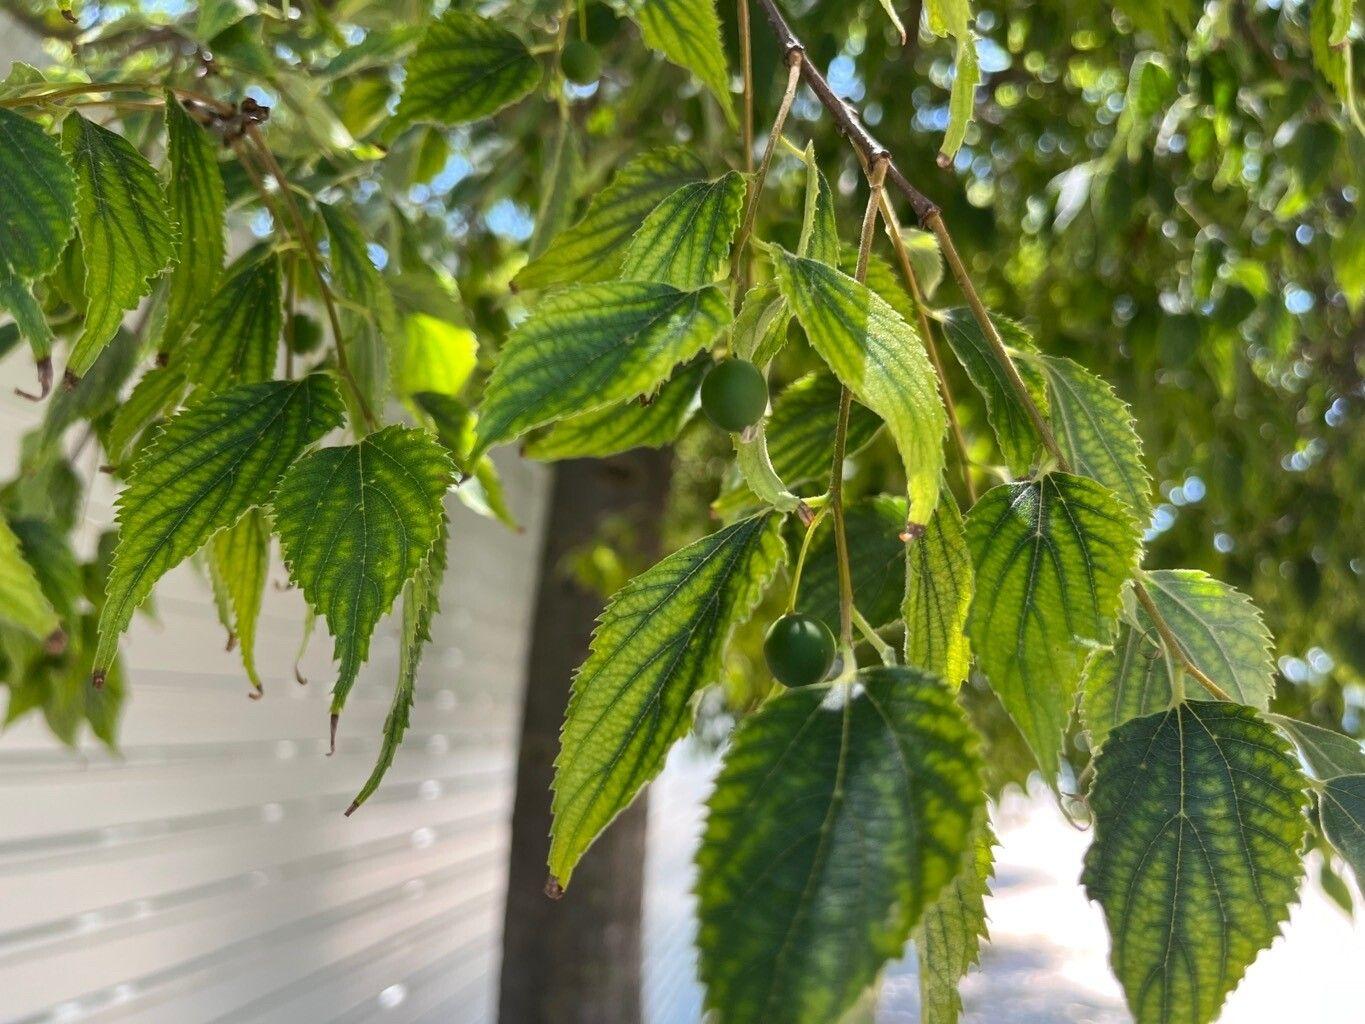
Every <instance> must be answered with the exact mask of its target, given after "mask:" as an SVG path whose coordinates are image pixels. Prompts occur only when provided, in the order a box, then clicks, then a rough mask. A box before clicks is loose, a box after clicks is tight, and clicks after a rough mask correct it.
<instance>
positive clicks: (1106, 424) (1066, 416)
mask: <svg viewBox="0 0 1365 1024" xmlns="http://www.w3.org/2000/svg"><path fill="white" fill-rule="evenodd" d="M1029 362H1030V364H1031V365H1033V366H1035V367H1036V368H1037V369H1038V370H1039V372H1041V373H1042V375H1043V376H1044V377H1045V378H1046V380H1047V394H1048V401H1049V406H1050V408H1051V417H1050V418H1051V420H1052V428H1053V432H1054V433H1055V434H1056V437H1057V443H1058V445H1060V446H1061V449H1062V454H1064V455H1065V456H1066V457H1067V461H1068V462H1069V463H1070V464H1071V468H1072V470H1073V471H1075V472H1076V473H1079V474H1081V475H1082V476H1088V477H1092V478H1094V479H1096V480H1098V481H1099V482H1100V483H1102V484H1104V486H1106V487H1108V488H1109V489H1110V490H1111V491H1113V492H1114V493H1115V494H1117V495H1118V496H1119V497H1120V498H1122V499H1123V500H1124V501H1125V502H1127V503H1128V507H1129V508H1131V509H1132V510H1133V514H1134V515H1136V516H1137V517H1138V521H1139V522H1140V523H1142V524H1143V525H1144V526H1145V525H1146V524H1147V523H1148V522H1149V521H1150V520H1151V517H1152V503H1151V497H1150V495H1151V491H1152V481H1151V478H1150V477H1149V476H1148V475H1147V467H1146V466H1144V465H1143V462H1142V439H1141V438H1139V437H1138V433H1137V427H1136V425H1135V424H1134V423H1133V414H1132V411H1131V410H1129V408H1128V405H1127V403H1126V402H1124V401H1123V400H1122V399H1120V398H1119V397H1118V396H1117V395H1115V394H1114V389H1113V388H1111V387H1110V386H1109V384H1108V383H1107V382H1106V381H1103V380H1101V379H1100V378H1099V377H1096V376H1095V375H1094V374H1093V373H1091V372H1090V371H1089V370H1087V369H1086V368H1085V367H1083V366H1081V365H1080V364H1079V363H1075V362H1072V361H1071V360H1070V359H1061V358H1058V357H1057V356H1033V357H1029Z"/></svg>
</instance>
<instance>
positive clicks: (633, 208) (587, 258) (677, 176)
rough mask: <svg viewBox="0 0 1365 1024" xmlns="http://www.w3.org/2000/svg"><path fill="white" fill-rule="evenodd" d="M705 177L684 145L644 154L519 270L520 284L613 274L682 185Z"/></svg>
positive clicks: (583, 279) (527, 285) (532, 285)
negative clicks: (640, 232)
mask: <svg viewBox="0 0 1365 1024" xmlns="http://www.w3.org/2000/svg"><path fill="white" fill-rule="evenodd" d="M705 177H706V166H705V165H704V164H703V163H702V162H701V160H700V159H698V158H697V157H696V156H695V155H694V154H693V153H692V152H691V151H690V150H688V149H686V148H684V147H682V146H666V147H664V148H662V149H652V150H650V151H648V152H646V153H642V154H640V155H639V156H637V157H636V158H635V159H633V160H631V161H630V162H629V163H628V164H626V165H625V166H624V167H622V168H621V170H620V171H618V172H617V174H616V177H615V178H613V179H612V182H611V184H610V185H608V186H607V187H606V188H604V189H603V190H602V191H601V192H599V193H598V194H597V195H596V196H594V197H593V200H592V202H591V203H590V204H588V212H587V213H585V214H584V215H583V218H582V220H580V221H578V223H576V224H575V225H574V226H573V227H571V228H569V229H568V230H566V231H564V232H562V233H560V234H559V235H556V236H555V238H554V240H553V242H552V243H551V244H550V246H549V247H548V248H547V249H546V251H545V252H544V253H542V254H541V255H540V256H538V257H537V258H536V259H534V260H532V261H531V262H530V263H528V264H526V266H524V267H523V268H522V269H521V272H520V273H519V274H517V276H516V279H515V283H516V285H517V287H519V288H544V287H547V286H549V285H555V284H570V283H572V282H575V281H578V282H582V283H584V284H588V283H591V282H594V281H606V280H608V279H610V278H612V277H615V276H616V274H617V271H618V270H619V268H620V266H621V260H622V259H623V258H624V256H625V252H626V247H627V246H628V245H629V244H630V240H631V236H632V235H634V234H635V232H636V230H637V229H638V228H639V227H640V225H641V224H643V223H644V220H645V218H646V217H647V216H648V215H649V212H650V211H651V210H653V209H654V207H656V206H657V205H658V204H659V203H660V202H661V201H662V200H663V199H664V197H665V196H667V195H669V194H670V193H672V192H673V191H674V190H676V189H677V188H678V187H679V186H681V185H684V184H687V183H688V182H694V181H698V180H700V179H702V178H705Z"/></svg>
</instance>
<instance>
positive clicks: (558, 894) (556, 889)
mask: <svg viewBox="0 0 1365 1024" xmlns="http://www.w3.org/2000/svg"><path fill="white" fill-rule="evenodd" d="M545 895H546V896H548V897H549V898H550V899H552V900H561V899H563V898H564V886H562V885H560V884H559V879H558V878H556V877H555V876H554V875H551V876H550V877H549V878H547V879H545Z"/></svg>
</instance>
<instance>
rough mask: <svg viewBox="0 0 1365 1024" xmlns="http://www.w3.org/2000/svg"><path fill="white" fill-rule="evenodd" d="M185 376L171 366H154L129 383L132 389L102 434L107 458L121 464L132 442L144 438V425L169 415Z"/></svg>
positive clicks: (177, 402)
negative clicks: (131, 384) (106, 431)
mask: <svg viewBox="0 0 1365 1024" xmlns="http://www.w3.org/2000/svg"><path fill="white" fill-rule="evenodd" d="M186 386H187V385H186V382H185V376H184V374H182V373H181V372H180V371H179V370H178V369H176V368H174V367H172V366H154V367H152V369H150V370H148V371H147V372H146V373H144V374H143V375H142V377H141V378H140V379H139V380H138V382H137V383H136V384H135V385H133V390H132V392H131V393H130V394H129V395H128V397H127V398H126V399H124V401H123V402H122V403H121V404H120V405H119V407H118V408H117V409H116V410H115V412H114V420H113V422H112V423H111V424H110V425H109V431H108V433H106V434H105V435H104V450H105V454H107V455H108V457H109V462H110V463H111V464H112V465H114V466H122V465H123V464H124V463H125V462H126V461H127V460H128V458H129V457H130V456H132V455H133V454H134V443H135V442H137V441H138V439H139V438H142V439H143V441H144V443H145V441H146V440H147V429H148V428H149V427H150V426H151V425H152V424H153V423H155V422H156V421H157V420H159V419H162V418H163V417H165V416H167V415H169V414H170V413H171V412H172V410H174V409H176V408H177V407H178V406H179V405H180V400H181V399H182V398H183V397H184V396H185V388H186Z"/></svg>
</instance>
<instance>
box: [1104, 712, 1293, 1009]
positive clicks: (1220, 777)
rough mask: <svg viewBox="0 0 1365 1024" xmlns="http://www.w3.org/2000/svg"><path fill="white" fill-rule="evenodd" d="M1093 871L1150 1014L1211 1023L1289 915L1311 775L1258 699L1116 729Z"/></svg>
mask: <svg viewBox="0 0 1365 1024" xmlns="http://www.w3.org/2000/svg"><path fill="white" fill-rule="evenodd" d="M1090 807H1091V810H1092V813H1093V815H1094V820H1095V839H1094V842H1093V844H1092V845H1091V847H1090V850H1089V852H1088V853H1087V854H1086V860H1085V873H1084V875H1083V876H1082V879H1081V880H1082V882H1083V884H1084V885H1085V888H1086V892H1087V893H1088V894H1089V896H1090V898H1091V899H1093V900H1096V901H1097V902H1099V904H1100V906H1101V907H1103V909H1104V916H1105V920H1106V922H1107V923H1108V925H1109V934H1110V936H1111V939H1112V953H1111V957H1110V963H1111V964H1112V965H1113V968H1114V973H1115V974H1116V975H1117V976H1118V979H1119V983H1120V984H1121V985H1122V986H1123V990H1124V993H1125V994H1126V995H1127V997H1128V1005H1129V1007H1130V1009H1131V1010H1132V1012H1133V1016H1134V1018H1135V1019H1136V1021H1137V1022H1138V1024H1208V1022H1209V1021H1211V1020H1213V1019H1214V1018H1215V1017H1216V1016H1217V1015H1218V1011H1219V1009H1220V1008H1221V1006H1222V1003H1223V1000H1224V998H1226V996H1227V994H1228V993H1229V992H1230V991H1232V989H1233V988H1234V987H1235V986H1236V985H1237V983H1238V981H1240V980H1241V977H1242V974H1243V973H1244V972H1245V971H1246V969H1247V967H1248V966H1249V965H1250V964H1251V962H1252V961H1253V960H1255V958H1256V956H1257V955H1258V954H1259V953H1260V951H1261V950H1263V949H1265V948H1266V947H1267V946H1269V945H1270V943H1271V941H1272V940H1273V939H1274V938H1275V936H1276V935H1277V934H1278V932H1279V929H1280V926H1281V925H1282V924H1283V923H1284V921H1285V919H1286V918H1287V917H1288V916H1289V906H1290V904H1291V903H1292V902H1293V900H1294V898H1295V894H1296V892H1297V889H1298V885H1299V881H1300V879H1301V878H1302V873H1303V866H1302V864H1301V862H1300V860H1299V855H1300V848H1301V846H1302V844H1303V840H1304V835H1305V832H1306V828H1307V819H1306V818H1305V817H1304V813H1303V809H1304V781H1303V777H1302V775H1300V774H1299V770H1298V766H1297V765H1296V764H1295V762H1294V759H1293V758H1292V757H1291V756H1290V754H1289V751H1288V748H1287V747H1286V745H1285V742H1284V740H1283V739H1281V738H1280V737H1279V735H1278V734H1277V733H1276V732H1275V730H1274V729H1272V728H1271V727H1270V726H1269V725H1268V724H1267V723H1266V722H1265V721H1264V720H1262V719H1261V718H1260V716H1259V715H1258V714H1257V713H1256V712H1255V711H1253V710H1252V709H1251V708H1246V707H1241V706H1239V705H1235V704H1227V703H1221V702H1197V701H1191V702H1184V703H1181V704H1179V705H1177V706H1176V707H1174V708H1170V709H1168V710H1166V711H1161V712H1158V713H1157V714H1154V715H1149V716H1147V717H1145V718H1137V719H1134V720H1132V721H1130V722H1127V723H1125V724H1124V725H1121V726H1119V727H1118V728H1117V729H1115V730H1114V731H1113V733H1111V734H1110V736H1109V739H1108V741H1107V742H1106V743H1105V746H1104V749H1103V750H1102V751H1101V753H1100V755H1099V757H1098V758H1097V760H1096V763H1095V783H1094V786H1093V787H1092V788H1091V791H1090Z"/></svg>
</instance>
